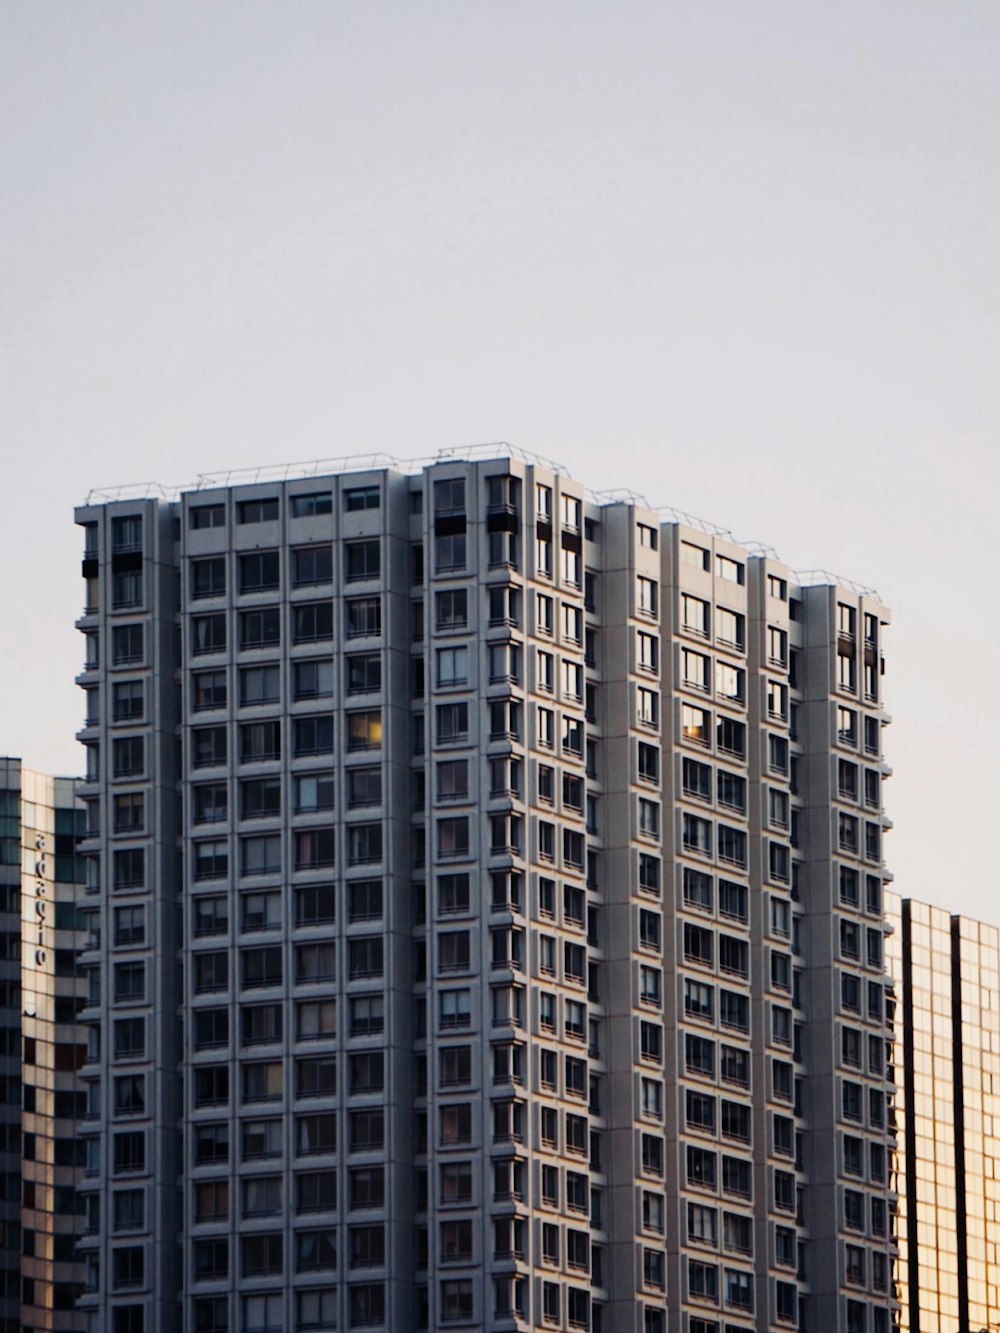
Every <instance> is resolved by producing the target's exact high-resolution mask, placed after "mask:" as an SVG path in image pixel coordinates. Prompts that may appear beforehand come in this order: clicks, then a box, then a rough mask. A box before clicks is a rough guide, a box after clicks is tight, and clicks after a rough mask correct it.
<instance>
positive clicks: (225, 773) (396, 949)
mask: <svg viewBox="0 0 1000 1333" xmlns="http://www.w3.org/2000/svg"><path fill="white" fill-rule="evenodd" d="M77 519H78V522H79V523H80V524H81V525H82V526H83V528H84V531H85V556H84V567H83V572H84V576H85V580H86V588H87V593H86V604H85V611H84V614H83V616H82V617H81V619H80V620H79V622H78V624H79V628H80V630H81V631H82V633H83V635H84V638H85V642H86V649H85V659H84V668H83V672H82V674H81V675H80V676H79V683H80V685H81V686H82V687H83V689H84V690H85V691H86V694H87V699H88V706H87V712H86V718H87V722H86V726H85V728H84V729H83V731H82V732H81V735H80V738H81V740H82V741H83V743H84V745H85V747H86V751H87V780H86V783H85V785H84V786H83V788H82V789H81V792H82V796H83V798H84V800H85V803H86V805H87V807H88V811H89V814H88V819H87V827H88V831H89V833H90V836H89V838H88V840H87V841H86V842H85V843H84V845H83V850H84V853H85V857H86V862H87V892H86V894H85V895H84V906H85V907H86V908H87V909H88V910H89V911H91V912H92V913H93V916H94V924H93V928H92V929H91V931H90V935H89V942H90V945H91V947H90V948H89V950H88V952H87V953H86V954H85V955H84V960H83V961H84V966H85V968H86V969H88V970H89V974H90V975H91V976H92V978H93V981H92V984H91V985H90V987H89V991H88V1000H89V1004H88V1008H87V1009H86V1011H85V1013H84V1015H83V1018H84V1021H85V1023H86V1026H87V1040H88V1047H87V1061H86V1063H85V1065H84V1067H83V1070H82V1075H83V1078H84V1080H85V1083H86V1086H87V1098H88V1100H87V1106H88V1111H89V1117H88V1119H87V1120H86V1122H84V1125H83V1126H82V1134H83V1145H84V1146H83V1149H82V1151H83V1153H84V1157H85V1161H86V1171H87V1177H86V1181H85V1185H84V1189H85V1193H84V1200H85V1208H86V1223H87V1235H86V1237H85V1240H84V1249H85V1254H86V1258H87V1263H88V1269H87V1274H88V1276H87V1284H88V1291H87V1295H86V1297H85V1300H84V1305H85V1307H86V1308H88V1309H89V1311H90V1325H89V1327H90V1328H91V1329H93V1330H94V1333H96V1331H97V1330H101V1333H104V1330H108V1331H109V1333H166V1330H168V1329H169V1330H171V1333H173V1330H174V1329H176V1328H177V1326H178V1320H179V1319H180V1326H181V1327H183V1328H184V1329H186V1330H191V1331H192V1333H230V1331H232V1333H236V1330H239V1331H240V1333H264V1331H265V1330H279V1329H280V1330H303V1331H304V1330H324V1331H325V1330H332V1329H360V1328H366V1329H376V1328H384V1329H391V1330H393V1331H394V1333H407V1331H408V1330H411V1329H412V1330H417V1329H430V1328H433V1329H439V1328H452V1327H454V1328H465V1329H480V1330H486V1329H490V1330H514V1329H527V1328H534V1327H540V1328H551V1329H567V1330H568V1329H591V1330H594V1331H595V1333H601V1330H604V1331H605V1333H610V1331H611V1330H613V1331H614V1333H626V1331H627V1333H633V1331H634V1333H667V1330H668V1329H669V1330H670V1331H671V1333H673V1331H674V1330H678V1331H679V1333H749V1330H765V1329H772V1328H778V1329H781V1328H787V1329H789V1330H794V1329H798V1330H803V1331H804V1330H813V1333H825V1331H826V1330H833V1329H838V1330H844V1333H888V1330H889V1329H890V1328H891V1327H892V1325H893V1322H894V1318H895V1313H896V1304H895V1299H894V1295H893V1289H892V1283H891V1270H892V1264H893V1259H894V1254H895V1241H894V1237H893V1232H892V1214H893V1211H894V1207H893V1199H892V1195H891V1192H890V1182H889V1170H890V1163H891V1154H892V1150H893V1129H892V1113H891V1108H892V1093H893V1084H892V1070H891V1067H890V1065H889V1063H888V1059H887V1054H886V1049H887V1042H888V1041H889V1038H890V1036H891V1028H890V1026H889V1013H888V1003H887V997H886V982H885V977H884V973H883V930H884V916H883V902H882V890H883V883H884V881H885V879H886V878H887V877H888V872H887V871H885V869H884V866H883V861H882V833H883V828H884V826H885V823H886V821H885V820H884V818H883V813H882V780H883V778H884V776H885V774H886V772H887V770H886V768H885V765H884V763H883V758H882V730H883V724H884V722H885V721H886V720H887V719H886V716H885V714H884V712H883V708H882V697H881V692H882V685H881V673H882V634H883V630H884V627H885V625H886V623H887V620H888V615H887V612H886V610H885V608H884V607H883V606H882V605H881V603H880V602H879V601H878V599H877V597H875V596H874V595H873V594H872V593H871V592H869V591H868V590H865V589H862V588H860V587H857V586H854V585H850V584H847V583H844V582H842V581H837V580H834V579H832V578H830V577H829V576H818V577H817V576H813V577H809V578H806V577H802V576H797V575H796V574H794V573H793V572H792V571H791V570H789V569H788V568H787V567H786V566H784V565H783V564H781V562H780V561H779V560H778V559H777V558H776V557H775V556H774V555H773V553H770V552H769V551H767V550H765V549H763V548H754V549H748V548H745V547H741V546H740V545H738V544H737V543H736V542H735V541H734V540H733V539H732V538H731V536H730V535H729V534H728V533H725V532H723V531H721V530H716V529H710V528H707V527H706V526H705V525H700V524H697V523H695V522H694V521H688V520H686V519H684V518H682V517H680V516H677V515H665V514H664V513H663V512H661V511H657V510H654V509H650V508H648V507H647V506H646V505H645V503H644V502H642V501H641V500H639V499H637V498H635V497H631V496H624V497H616V496H605V497H594V496H591V495H589V494H588V493H587V492H586V491H585V489H584V487H583V486H582V485H580V484H579V483H578V482H576V481H574V480H573V479H572V478H570V477H569V476H567V475H566V474H565V473H564V472H562V471H560V470H558V469H556V468H554V467H552V466H551V465H548V464H546V463H544V462H542V461H541V460H533V459H531V458H527V457H521V456H509V455H508V452H507V451H499V452H493V453H490V452H485V453H481V454H476V453H470V454H468V455H465V456H459V455H446V456H443V457H442V458H441V459H440V460H438V461H437V462H435V463H433V464H431V465H429V466H427V467H424V468H419V467H414V468H412V469H408V468H406V467H395V466H387V465H384V464H383V463H377V465H373V466H371V467H363V466H359V465H357V464H355V465H353V470H345V468H344V467H341V466H338V467H330V468H326V469H324V468H322V467H316V468H313V469H310V470H309V474H308V475H299V476H297V477H291V476H289V475H288V474H287V473H285V472H284V471H282V472H281V474H280V475H278V474H275V475H274V476H268V475H266V474H260V473H257V474H253V475H252V476H249V477H239V476H234V477H228V478H225V479H221V480H220V479H214V478H205V479H203V481H202V484H200V485H199V486H197V487H196V488H193V489H191V490H189V491H184V492H180V493H178V494H177V495H176V496H175V497H172V498H162V497H156V498H154V497H152V496H150V495H140V494H136V493H126V492H121V493H117V494H114V495H110V496H107V495H106V496H93V497H91V501H90V502H89V503H88V504H87V505H85V506H84V507H83V508H81V509H80V510H79V511H78V514H77Z"/></svg>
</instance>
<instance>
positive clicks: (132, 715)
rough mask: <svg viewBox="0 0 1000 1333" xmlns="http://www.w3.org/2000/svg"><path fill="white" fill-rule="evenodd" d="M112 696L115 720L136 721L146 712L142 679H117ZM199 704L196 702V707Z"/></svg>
mask: <svg viewBox="0 0 1000 1333" xmlns="http://www.w3.org/2000/svg"><path fill="white" fill-rule="evenodd" d="M112 698H113V704H112V717H113V719H114V721H115V722H135V721H137V720H138V719H139V718H141V717H142V715H143V713H144V712H145V686H144V684H143V682H142V681H141V680H122V681H116V682H115V685H114V694H113V696H112ZM224 702H225V683H224V682H223V703H224ZM197 706H198V705H197V704H196V705H195V707H197ZM206 706H207V705H206Z"/></svg>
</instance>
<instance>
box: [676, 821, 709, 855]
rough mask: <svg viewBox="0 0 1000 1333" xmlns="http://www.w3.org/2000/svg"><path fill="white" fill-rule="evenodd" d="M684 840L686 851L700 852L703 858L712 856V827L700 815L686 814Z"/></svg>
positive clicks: (683, 829)
mask: <svg viewBox="0 0 1000 1333" xmlns="http://www.w3.org/2000/svg"><path fill="white" fill-rule="evenodd" d="M682 839H683V843H684V849H685V851H689V852H698V853H700V854H701V855H702V856H711V854H712V825H711V823H710V822H709V821H708V820H707V819H702V818H701V817H700V816H698V815H689V814H687V813H685V814H684V818H683V825H682Z"/></svg>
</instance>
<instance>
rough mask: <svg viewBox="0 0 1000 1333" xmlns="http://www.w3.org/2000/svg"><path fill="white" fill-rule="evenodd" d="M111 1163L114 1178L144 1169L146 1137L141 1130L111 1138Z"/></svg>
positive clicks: (129, 1131)
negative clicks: (112, 1164)
mask: <svg viewBox="0 0 1000 1333" xmlns="http://www.w3.org/2000/svg"><path fill="white" fill-rule="evenodd" d="M112 1149H113V1153H112V1161H113V1163H114V1174H115V1175H116V1176H124V1175H131V1174H134V1173H136V1172H140V1171H145V1169H146V1135H145V1132H144V1131H143V1130H141V1129H134V1130H128V1131H126V1132H123V1133H120V1134H115V1135H113V1136H112Z"/></svg>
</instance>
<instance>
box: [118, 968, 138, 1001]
mask: <svg viewBox="0 0 1000 1333" xmlns="http://www.w3.org/2000/svg"><path fill="white" fill-rule="evenodd" d="M144 998H145V964H144V962H116V964H115V1002H116V1004H136V1002H137V1001H141V1000H144Z"/></svg>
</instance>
